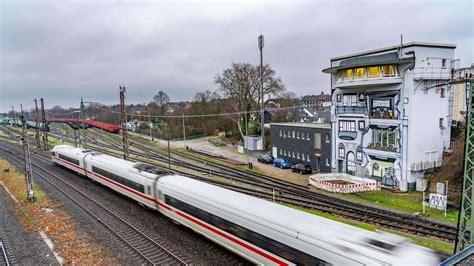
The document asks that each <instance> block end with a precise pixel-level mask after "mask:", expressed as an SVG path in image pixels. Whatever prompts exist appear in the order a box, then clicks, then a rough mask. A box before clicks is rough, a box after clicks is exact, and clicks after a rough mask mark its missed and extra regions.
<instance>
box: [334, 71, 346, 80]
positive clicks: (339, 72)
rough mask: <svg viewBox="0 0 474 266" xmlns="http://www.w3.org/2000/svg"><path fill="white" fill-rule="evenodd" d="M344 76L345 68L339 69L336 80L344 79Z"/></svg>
mask: <svg viewBox="0 0 474 266" xmlns="http://www.w3.org/2000/svg"><path fill="white" fill-rule="evenodd" d="M343 78H344V71H343V70H339V71H337V73H336V80H338V81H339V80H342V79H343Z"/></svg>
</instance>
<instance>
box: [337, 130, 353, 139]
mask: <svg viewBox="0 0 474 266" xmlns="http://www.w3.org/2000/svg"><path fill="white" fill-rule="evenodd" d="M337 136H338V137H339V138H340V139H343V140H355V139H356V138H357V131H339V132H338V134H337Z"/></svg>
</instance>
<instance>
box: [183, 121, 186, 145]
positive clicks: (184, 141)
mask: <svg viewBox="0 0 474 266" xmlns="http://www.w3.org/2000/svg"><path fill="white" fill-rule="evenodd" d="M183 147H185V148H186V125H185V124H184V113H183Z"/></svg>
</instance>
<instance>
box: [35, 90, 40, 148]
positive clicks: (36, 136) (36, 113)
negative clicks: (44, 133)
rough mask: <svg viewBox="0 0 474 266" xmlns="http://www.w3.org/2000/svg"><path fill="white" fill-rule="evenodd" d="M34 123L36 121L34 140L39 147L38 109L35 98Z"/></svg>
mask: <svg viewBox="0 0 474 266" xmlns="http://www.w3.org/2000/svg"><path fill="white" fill-rule="evenodd" d="M35 123H36V125H35V126H36V130H35V140H36V147H37V148H38V149H40V148H41V143H40V131H39V110H38V101H37V100H36V98H35Z"/></svg>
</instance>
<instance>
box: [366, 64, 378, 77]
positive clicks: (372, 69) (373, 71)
mask: <svg viewBox="0 0 474 266" xmlns="http://www.w3.org/2000/svg"><path fill="white" fill-rule="evenodd" d="M368 76H369V78H378V77H379V76H380V67H379V66H371V67H369V68H368Z"/></svg>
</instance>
